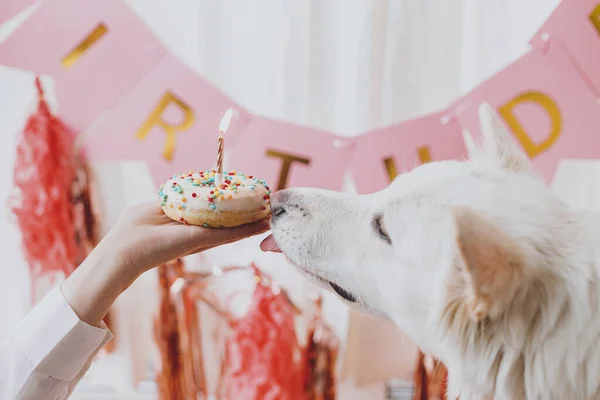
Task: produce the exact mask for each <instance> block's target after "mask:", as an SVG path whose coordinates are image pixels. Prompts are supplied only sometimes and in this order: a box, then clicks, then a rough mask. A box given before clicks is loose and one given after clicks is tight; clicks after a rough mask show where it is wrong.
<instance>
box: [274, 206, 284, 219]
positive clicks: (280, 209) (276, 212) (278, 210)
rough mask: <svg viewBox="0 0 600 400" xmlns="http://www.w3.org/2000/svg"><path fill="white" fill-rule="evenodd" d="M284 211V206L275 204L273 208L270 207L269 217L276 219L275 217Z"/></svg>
mask: <svg viewBox="0 0 600 400" xmlns="http://www.w3.org/2000/svg"><path fill="white" fill-rule="evenodd" d="M285 213H286V209H285V207H284V206H276V207H274V208H272V209H271V215H272V216H271V218H273V219H276V218H277V217H280V216H281V215H283V214H285Z"/></svg>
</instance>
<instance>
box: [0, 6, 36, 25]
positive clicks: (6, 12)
mask: <svg viewBox="0 0 600 400" xmlns="http://www.w3.org/2000/svg"><path fill="white" fill-rule="evenodd" d="M35 1H36V0H2V1H0V24H2V23H4V22H6V21H8V20H9V19H11V18H12V17H14V16H15V15H17V14H18V13H20V12H21V11H23V10H25V9H26V8H28V7H29V6H30V5H32V4H33V3H35Z"/></svg>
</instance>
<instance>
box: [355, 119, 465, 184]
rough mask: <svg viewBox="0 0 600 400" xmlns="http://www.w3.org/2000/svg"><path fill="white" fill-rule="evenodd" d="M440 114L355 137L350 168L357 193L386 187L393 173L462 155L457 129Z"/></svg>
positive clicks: (461, 142) (393, 175) (455, 124)
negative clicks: (444, 121) (443, 120)
mask: <svg viewBox="0 0 600 400" xmlns="http://www.w3.org/2000/svg"><path fill="white" fill-rule="evenodd" d="M443 117H444V114H443V113H434V114H430V115H427V116H425V117H421V118H417V119H414V120H411V121H406V122H403V123H400V124H397V125H393V126H390V127H387V128H384V129H380V130H377V131H374V132H371V133H367V134H365V135H362V136H360V137H358V138H357V144H356V151H355V154H354V158H353V160H352V164H351V166H350V168H351V171H352V177H353V179H354V182H355V184H356V189H357V190H358V192H359V193H361V194H366V193H373V192H376V191H379V190H382V189H384V188H386V187H387V186H388V185H389V184H390V182H391V181H392V180H393V179H394V178H395V177H396V175H397V174H401V173H403V172H406V171H408V170H410V169H412V168H413V167H415V166H417V165H419V164H423V163H426V162H429V161H434V160H437V161H439V160H447V159H456V158H461V157H463V156H464V155H465V146H464V142H463V140H462V134H461V130H460V126H459V125H458V123H457V122H456V121H449V122H447V123H445V124H443V123H442V118H443Z"/></svg>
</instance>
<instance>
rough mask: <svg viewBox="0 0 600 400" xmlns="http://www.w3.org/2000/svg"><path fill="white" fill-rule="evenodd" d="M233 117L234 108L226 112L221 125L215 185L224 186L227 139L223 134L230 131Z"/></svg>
mask: <svg viewBox="0 0 600 400" xmlns="http://www.w3.org/2000/svg"><path fill="white" fill-rule="evenodd" d="M232 116H233V108H230V109H228V110H227V111H225V114H224V115H223V118H222V119H221V123H220V124H219V141H218V143H217V173H216V175H215V185H216V186H219V185H222V184H223V151H224V150H225V139H224V138H223V134H224V133H225V132H227V129H229V123H230V122H231V117H232Z"/></svg>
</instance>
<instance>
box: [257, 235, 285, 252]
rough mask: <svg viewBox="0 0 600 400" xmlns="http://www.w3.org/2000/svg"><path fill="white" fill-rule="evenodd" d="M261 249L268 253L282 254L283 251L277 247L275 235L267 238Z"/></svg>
mask: <svg viewBox="0 0 600 400" xmlns="http://www.w3.org/2000/svg"><path fill="white" fill-rule="evenodd" d="M260 249H261V250H262V251H266V252H268V251H272V252H274V253H281V249H280V248H279V246H277V242H275V238H274V237H273V235H269V236H267V238H266V239H265V240H263V241H262V243H261V244H260Z"/></svg>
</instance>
